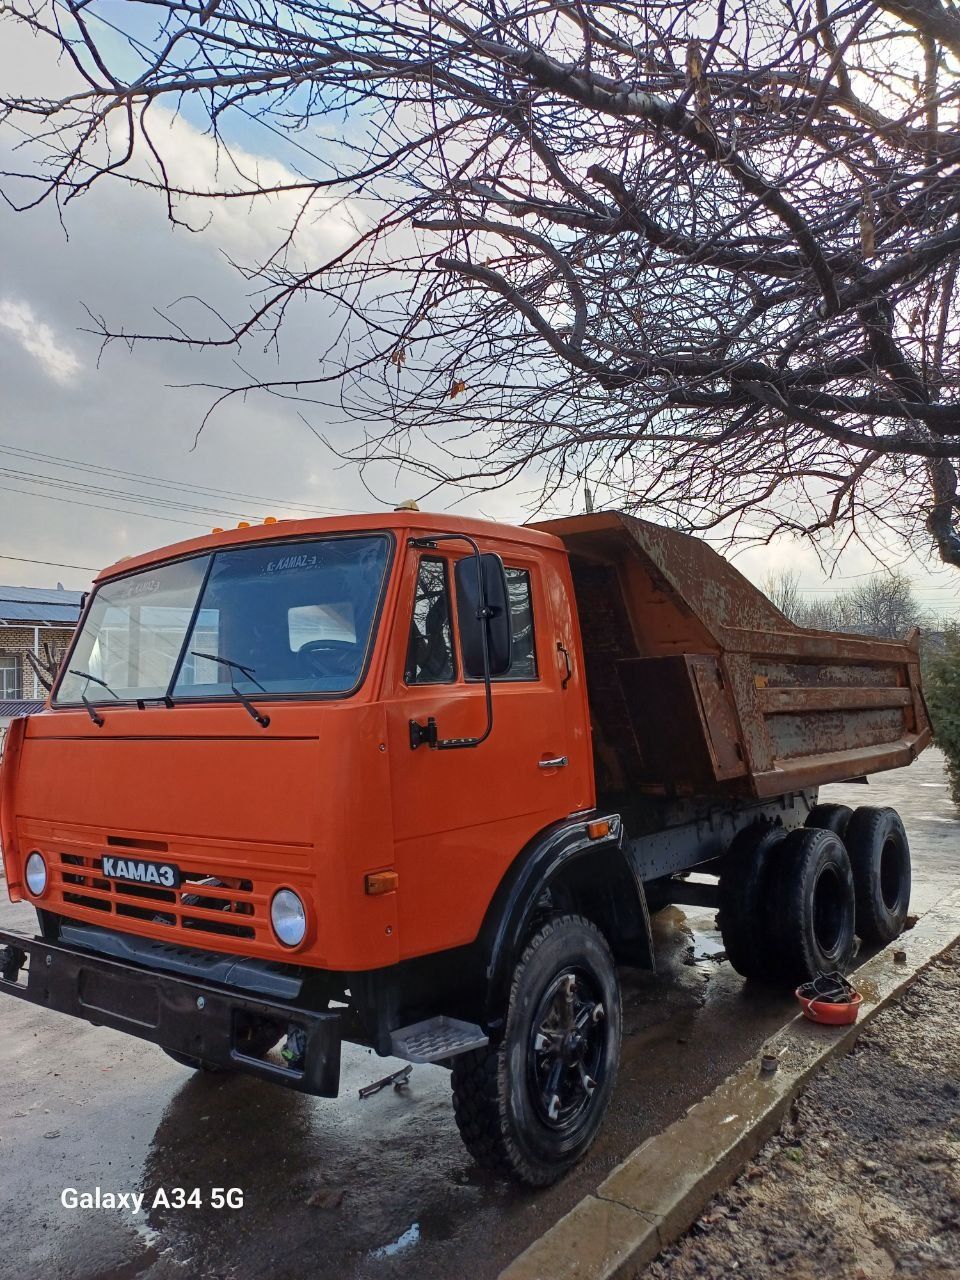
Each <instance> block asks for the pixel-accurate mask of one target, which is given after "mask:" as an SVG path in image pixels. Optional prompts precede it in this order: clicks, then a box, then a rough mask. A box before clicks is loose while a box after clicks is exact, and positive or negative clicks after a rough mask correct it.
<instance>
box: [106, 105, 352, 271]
mask: <svg viewBox="0 0 960 1280" xmlns="http://www.w3.org/2000/svg"><path fill="white" fill-rule="evenodd" d="M145 127H146V129H147V131H148V133H149V137H150V141H151V143H152V145H153V146H154V147H155V148H156V149H157V151H158V152H159V153H160V154H161V155H162V156H163V163H164V168H165V170H166V172H167V175H168V177H169V179H170V182H171V184H172V185H174V186H177V187H179V188H181V189H182V190H184V191H191V192H206V191H213V190H216V191H221V192H228V193H233V194H231V195H230V196H229V198H227V199H213V200H211V199H206V198H204V197H202V196H177V197H175V198H174V208H175V212H176V215H177V216H178V217H179V218H182V219H183V220H184V221H185V222H187V223H188V224H189V225H190V226H191V227H192V228H193V229H194V230H196V231H197V232H198V233H199V234H200V235H201V236H203V237H204V238H206V239H208V240H212V241H213V242H215V243H216V245H217V247H218V249H220V250H222V251H223V252H224V253H226V254H227V255H228V256H229V257H231V258H236V259H237V260H238V261H240V262H241V263H242V264H243V265H251V263H252V262H253V261H257V260H263V259H264V258H265V257H268V256H269V255H270V254H272V253H273V252H274V251H275V250H276V249H277V247H278V246H279V245H280V244H281V242H282V241H283V239H284V237H285V236H286V235H287V233H288V232H291V231H294V229H295V234H294V236H293V241H292V244H291V246H290V255H289V256H290V260H291V265H293V264H294V263H297V264H303V265H307V266H316V265H318V264H319V263H320V262H321V261H323V260H324V259H326V258H328V257H329V256H331V255H332V254H333V253H335V252H338V251H340V250H342V249H345V248H346V247H347V245H348V244H349V243H350V241H351V240H352V239H353V238H354V236H355V235H356V234H357V222H358V220H359V215H358V212H357V210H356V209H355V208H354V207H353V206H352V205H351V203H350V202H348V201H347V200H344V199H342V198H338V197H334V196H318V195H316V194H315V193H312V194H311V193H310V192H308V191H306V190H300V191H297V190H295V189H293V190H279V189H280V188H296V187H298V186H302V185H304V180H303V178H302V177H301V175H299V174H298V173H296V172H295V171H294V170H293V169H291V168H289V167H288V166H287V165H285V164H284V163H282V162H281V161H280V160H278V159H276V158H274V157H272V156H267V155H263V154H257V153H256V152H253V151H251V150H248V149H247V148H245V147H243V146H242V145H240V144H239V143H237V142H236V141H235V140H232V141H231V142H230V143H229V144H226V143H223V142H220V141H218V140H217V139H216V138H214V137H212V136H211V135H210V134H209V133H204V132H203V131H202V130H200V129H198V128H196V127H195V126H194V125H193V124H191V123H190V122H189V121H188V120H186V119H185V118H184V117H183V116H182V115H178V114H174V113H173V112H172V111H169V110H167V109H166V108H164V107H159V106H155V107H154V108H153V109H152V111H151V113H150V114H149V116H148V117H147V118H146V121H145ZM125 129H126V125H125V123H124V122H123V121H121V119H120V117H119V116H117V117H115V118H114V120H113V121H112V122H111V138H112V140H113V143H114V145H121V144H123V145H125V137H126V135H125ZM139 148H140V150H139V157H138V159H137V160H135V161H134V162H133V164H132V169H131V172H132V173H133V174H134V175H135V176H136V175H140V174H143V175H144V176H145V175H146V174H147V173H148V172H149V174H150V177H151V179H153V180H157V179H158V177H159V175H158V173H157V171H156V165H155V163H153V162H152V157H151V156H150V154H149V152H148V151H147V149H146V148H145V147H144V146H143V144H142V142H141V143H140V144H139ZM258 188H260V189H264V190H267V191H271V190H276V194H273V195H264V196H256V197H250V198H247V197H245V196H238V195H236V194H235V193H237V192H247V191H252V190H257V189H258ZM308 196H309V200H308Z"/></svg>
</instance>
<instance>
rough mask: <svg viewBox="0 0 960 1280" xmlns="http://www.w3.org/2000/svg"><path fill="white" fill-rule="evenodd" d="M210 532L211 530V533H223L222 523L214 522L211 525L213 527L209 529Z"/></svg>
mask: <svg viewBox="0 0 960 1280" xmlns="http://www.w3.org/2000/svg"><path fill="white" fill-rule="evenodd" d="M210 532H211V533H223V525H222V524H215V525H214V526H213V528H212V529H211V530H210Z"/></svg>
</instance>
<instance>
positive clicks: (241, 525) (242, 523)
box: [237, 520, 250, 529]
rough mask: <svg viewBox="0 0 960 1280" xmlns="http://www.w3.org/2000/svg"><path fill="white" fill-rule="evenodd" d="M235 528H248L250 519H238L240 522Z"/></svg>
mask: <svg viewBox="0 0 960 1280" xmlns="http://www.w3.org/2000/svg"><path fill="white" fill-rule="evenodd" d="M237 528H238V529H249V528H250V521H249V520H241V521H240V523H239V524H238V525H237Z"/></svg>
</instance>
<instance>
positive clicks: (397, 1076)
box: [360, 1066, 413, 1098]
mask: <svg viewBox="0 0 960 1280" xmlns="http://www.w3.org/2000/svg"><path fill="white" fill-rule="evenodd" d="M412 1070H413V1067H412V1066H407V1067H401V1068H400V1070H399V1071H394V1072H392V1073H391V1074H390V1075H388V1076H384V1077H383V1079H382V1080H374V1082H373V1084H365V1085H364V1086H363V1088H362V1089H361V1090H360V1097H361V1098H371V1097H372V1096H373V1095H374V1094H375V1093H379V1092H380V1090H381V1089H386V1088H389V1086H390V1085H393V1087H394V1089H395V1090H396V1092H397V1093H399V1092H400V1090H401V1089H405V1088H406V1087H407V1085H408V1084H409V1083H410V1073H411V1071H412Z"/></svg>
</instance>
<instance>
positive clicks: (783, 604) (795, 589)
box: [760, 569, 806, 626]
mask: <svg viewBox="0 0 960 1280" xmlns="http://www.w3.org/2000/svg"><path fill="white" fill-rule="evenodd" d="M760 586H761V588H762V590H763V593H764V595H766V596H767V598H768V599H769V600H770V602H771V604H773V605H775V606H776V608H778V609H779V610H780V612H781V613H782V614H783V615H784V617H785V618H789V619H790V621H791V622H798V623H800V625H801V626H804V625H806V624H805V622H804V618H805V616H806V604H805V603H804V599H803V592H802V590H801V588H800V575H799V573H797V572H795V571H794V570H791V569H779V570H777V571H776V572H771V573H768V574H767V575H766V577H765V578H764V579H763V581H762V582H761V584H760Z"/></svg>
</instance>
